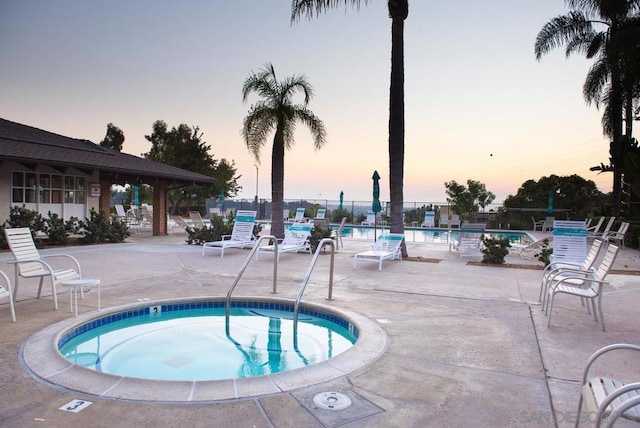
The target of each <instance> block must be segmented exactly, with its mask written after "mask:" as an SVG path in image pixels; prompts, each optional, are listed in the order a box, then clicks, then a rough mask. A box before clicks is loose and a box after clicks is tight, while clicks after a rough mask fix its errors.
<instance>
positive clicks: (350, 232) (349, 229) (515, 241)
mask: <svg viewBox="0 0 640 428" xmlns="http://www.w3.org/2000/svg"><path fill="white" fill-rule="evenodd" d="M383 231H385V232H388V231H389V228H388V227H378V228H375V229H374V228H373V227H370V226H345V227H344V229H343V230H342V236H343V237H344V238H351V239H363V240H370V241H373V237H374V233H376V234H377V235H379V234H380V233H382V232H383ZM484 235H485V236H486V237H489V238H497V239H501V238H508V239H509V243H511V245H529V244H532V243H533V239H531V237H529V235H527V233H526V232H515V231H506V230H491V229H489V230H487V231H486V232H485V233H484ZM459 236H460V231H459V230H456V229H453V230H451V231H449V230H447V229H428V228H410V227H405V228H404V237H405V240H406V241H407V242H428V243H448V242H451V241H458V240H459Z"/></svg>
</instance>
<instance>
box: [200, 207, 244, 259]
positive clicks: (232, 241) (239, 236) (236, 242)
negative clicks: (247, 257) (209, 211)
mask: <svg viewBox="0 0 640 428" xmlns="http://www.w3.org/2000/svg"><path fill="white" fill-rule="evenodd" d="M255 222H256V212H255V211H238V213H237V215H236V219H235V222H234V223H233V230H232V231H231V235H222V237H221V238H222V239H221V240H220V241H211V242H205V243H204V244H202V255H203V256H204V253H205V250H207V249H219V250H220V257H224V250H225V249H226V248H245V247H250V246H252V245H253V244H254V239H255V236H253V226H254V224H255Z"/></svg>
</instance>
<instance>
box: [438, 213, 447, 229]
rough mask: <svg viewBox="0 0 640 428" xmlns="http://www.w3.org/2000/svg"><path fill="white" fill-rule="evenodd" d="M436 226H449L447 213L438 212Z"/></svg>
mask: <svg viewBox="0 0 640 428" xmlns="http://www.w3.org/2000/svg"><path fill="white" fill-rule="evenodd" d="M438 227H446V228H448V227H449V215H448V214H442V213H440V220H438Z"/></svg>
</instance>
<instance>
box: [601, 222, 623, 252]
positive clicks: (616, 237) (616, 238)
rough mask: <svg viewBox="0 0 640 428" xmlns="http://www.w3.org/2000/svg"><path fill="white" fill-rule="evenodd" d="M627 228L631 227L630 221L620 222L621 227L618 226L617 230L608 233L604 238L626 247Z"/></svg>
mask: <svg viewBox="0 0 640 428" xmlns="http://www.w3.org/2000/svg"><path fill="white" fill-rule="evenodd" d="M627 229H629V223H627V222H625V221H623V222H622V223H620V228H618V230H617V231H616V232H610V233H608V234H607V235H606V236H605V237H604V240H605V241H607V242H614V243H616V244H618V245H619V246H621V247H623V248H624V236H625V235H626V234H627Z"/></svg>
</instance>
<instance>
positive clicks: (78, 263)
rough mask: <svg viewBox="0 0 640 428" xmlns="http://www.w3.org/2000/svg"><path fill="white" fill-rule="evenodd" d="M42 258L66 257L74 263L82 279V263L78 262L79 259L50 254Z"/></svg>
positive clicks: (67, 255) (69, 255)
mask: <svg viewBox="0 0 640 428" xmlns="http://www.w3.org/2000/svg"><path fill="white" fill-rule="evenodd" d="M40 257H41V258H43V259H45V258H47V259H52V258H55V257H65V258H67V259H69V260H71V261H73V263H74V264H75V265H76V268H77V271H78V275H80V278H82V271H81V268H80V262H78V259H76V258H75V257H73V256H72V255H71V254H49V255H46V256H40Z"/></svg>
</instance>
